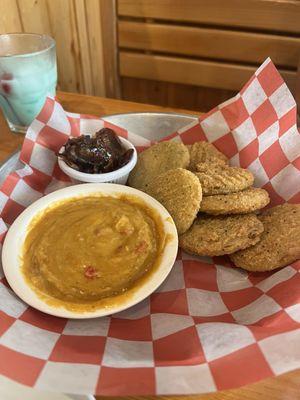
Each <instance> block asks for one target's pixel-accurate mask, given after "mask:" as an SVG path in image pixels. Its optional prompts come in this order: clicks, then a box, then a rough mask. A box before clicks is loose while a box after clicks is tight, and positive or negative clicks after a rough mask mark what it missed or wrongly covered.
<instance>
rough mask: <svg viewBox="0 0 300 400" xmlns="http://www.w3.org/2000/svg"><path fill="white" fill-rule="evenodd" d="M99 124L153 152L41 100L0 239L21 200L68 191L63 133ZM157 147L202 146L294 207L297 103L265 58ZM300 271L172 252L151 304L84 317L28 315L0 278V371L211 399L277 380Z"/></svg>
mask: <svg viewBox="0 0 300 400" xmlns="http://www.w3.org/2000/svg"><path fill="white" fill-rule="evenodd" d="M103 126H109V127H112V128H113V129H115V130H117V132H118V134H119V135H122V136H124V137H127V138H128V139H129V140H130V141H131V142H132V143H133V144H135V145H136V146H137V147H138V148H139V149H142V148H145V147H147V146H149V145H150V144H151V143H150V142H149V141H148V140H146V139H144V138H141V137H139V136H138V135H136V134H134V133H131V132H128V131H126V130H125V129H123V128H120V127H116V126H113V125H111V124H109V123H107V122H105V121H103V120H101V119H100V118H97V117H92V116H87V115H80V114H72V113H67V112H65V111H64V110H63V108H62V107H61V105H60V104H59V103H58V102H57V101H55V100H54V99H51V98H47V100H46V103H45V105H44V107H43V110H42V111H41V113H40V114H39V116H38V117H37V118H36V119H35V120H34V121H33V123H32V125H31V126H30V128H29V129H28V132H27V135H26V138H25V140H24V144H23V148H22V151H21V156H20V159H21V161H22V162H23V163H24V164H25V166H24V168H22V169H20V170H18V171H16V172H13V173H12V174H11V175H10V176H9V177H8V178H7V179H6V180H5V182H4V183H3V185H2V187H1V190H0V212H1V214H0V215H1V220H0V232H1V236H0V238H1V242H3V239H4V236H5V233H6V231H7V228H8V227H9V226H10V224H12V223H13V221H14V219H15V218H16V217H17V216H18V215H19V214H20V213H21V212H22V211H23V210H24V209H25V208H26V207H27V206H28V205H29V204H31V203H32V202H33V201H35V200H36V199H38V198H40V197H41V196H43V195H45V194H47V193H49V192H51V191H53V190H56V189H59V188H61V187H64V186H66V185H69V184H71V182H70V180H69V178H68V177H67V176H66V175H64V174H63V173H62V171H61V170H60V169H59V168H58V165H57V159H56V155H55V154H56V153H57V151H58V150H59V149H60V147H61V146H62V145H63V144H64V143H65V142H66V140H67V139H68V138H69V136H71V135H72V136H78V135H79V134H80V133H92V132H95V131H96V130H98V129H99V128H101V127H103ZM164 140H176V141H182V142H183V143H186V144H191V143H194V142H195V141H198V140H207V141H209V142H211V143H213V144H214V145H215V146H216V147H217V148H218V149H219V150H221V151H222V152H223V153H224V154H226V156H228V157H229V158H230V163H231V164H232V165H240V166H242V167H244V168H248V169H249V170H251V171H252V172H253V173H254V175H255V177H256V181H255V185H256V186H258V187H263V188H265V189H266V190H267V191H268V192H269V194H270V197H271V200H272V205H276V204H281V203H283V202H291V203H299V202H300V191H299V188H300V172H299V169H300V135H299V132H298V130H297V127H296V105H295V101H294V99H293V97H292V95H291V93H290V92H289V90H288V88H287V86H286V84H285V83H284V81H283V80H282V78H281V76H280V75H279V73H278V72H277V70H276V68H275V66H274V65H273V63H272V62H271V60H270V59H267V60H266V61H265V62H264V63H263V64H262V66H261V67H260V68H259V69H258V70H257V71H256V73H255V74H254V75H253V76H252V78H251V79H250V80H249V82H248V83H247V84H246V85H245V86H244V87H243V89H242V90H241V91H240V93H238V94H237V95H236V96H235V97H233V98H232V99H230V100H228V101H227V102H225V103H223V104H221V105H219V106H218V107H216V108H214V109H213V110H211V111H210V112H209V113H207V114H205V115H202V116H201V117H199V119H198V121H196V122H194V123H192V124H191V125H189V126H187V127H185V128H183V129H180V130H179V131H178V132H175V133H173V134H172V135H170V136H168V137H166V138H164ZM291 240H293V238H291ZM299 272H300V262H295V263H294V264H292V265H289V266H287V267H285V268H283V269H281V270H278V271H274V272H273V273H272V272H270V273H247V272H244V271H241V270H239V269H236V268H232V266H231V264H230V261H229V260H228V259H227V258H226V257H224V258H221V257H219V258H214V259H211V258H199V257H193V256H191V255H188V254H185V253H183V252H181V251H180V250H179V252H178V256H177V260H176V262H175V264H174V267H173V269H172V272H171V274H170V275H169V277H168V278H167V279H166V281H165V282H164V283H163V284H162V285H161V286H160V288H159V289H158V290H157V291H156V292H155V293H153V294H152V295H151V296H150V297H149V298H147V299H146V300H144V301H143V302H142V303H140V304H138V305H136V306H134V307H132V308H130V309H129V310H127V311H123V312H121V313H119V314H116V315H113V316H112V317H105V318H99V319H91V320H67V319H62V318H56V317H53V316H49V315H45V314H43V313H41V312H39V311H36V310H34V309H32V308H30V307H28V306H27V305H26V304H24V303H23V302H22V301H20V299H18V298H17V297H16V296H15V295H14V293H12V291H11V290H10V288H9V286H8V284H7V282H6V280H5V278H4V276H3V273H2V272H0V373H1V374H3V375H4V376H6V377H8V378H11V379H13V380H15V381H18V382H20V383H23V384H26V385H28V386H32V387H35V388H39V389H45V390H55V391H61V392H66V393H76V394H80V393H93V394H98V395H115V396H128V395H153V394H157V395H158V394H159V395H167V394H192V393H203V392H213V391H217V390H223V389H230V388H236V387H239V386H241V385H245V384H249V383H252V382H256V381H258V380H260V379H263V378H267V377H270V376H275V375H279V374H282V373H284V372H286V371H290V370H293V369H296V368H298V367H300V345H299V343H300V274H299Z"/></svg>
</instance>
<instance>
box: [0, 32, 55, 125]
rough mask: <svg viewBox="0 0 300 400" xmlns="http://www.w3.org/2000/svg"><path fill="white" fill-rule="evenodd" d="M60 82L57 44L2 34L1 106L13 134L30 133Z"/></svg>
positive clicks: (38, 37) (35, 37) (41, 38)
mask: <svg viewBox="0 0 300 400" xmlns="http://www.w3.org/2000/svg"><path fill="white" fill-rule="evenodd" d="M56 82H57V69H56V54H55V41H54V40H53V39H52V38H50V37H49V36H46V35H36V34H8V35H0V107H1V109H2V111H3V113H4V116H5V118H6V120H7V122H8V124H9V127H10V129H11V130H12V131H15V132H16V131H18V132H26V129H27V127H28V126H29V125H30V124H31V122H32V121H33V119H34V118H35V117H36V116H37V115H38V113H39V112H40V111H41V109H42V107H43V105H44V102H45V98H46V96H47V95H52V96H54V95H55V88H56Z"/></svg>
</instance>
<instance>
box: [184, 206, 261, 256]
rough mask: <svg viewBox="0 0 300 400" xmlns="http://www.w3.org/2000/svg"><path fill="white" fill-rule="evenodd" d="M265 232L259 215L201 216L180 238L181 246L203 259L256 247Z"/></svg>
mask: <svg viewBox="0 0 300 400" xmlns="http://www.w3.org/2000/svg"><path fill="white" fill-rule="evenodd" d="M262 232H263V225H262V223H261V222H260V221H259V219H258V218H257V217H256V215H255V214H245V215H224V216H218V217H210V216H206V215H200V216H198V217H197V219H196V220H195V222H194V223H193V225H192V226H191V228H190V229H189V230H188V231H187V232H185V233H184V234H183V235H181V236H180V237H179V246H180V247H181V248H182V249H183V250H185V251H187V252H188V253H192V254H197V255H199V256H220V255H223V254H230V253H233V252H235V251H237V250H241V249H245V248H246V247H249V246H251V245H254V244H255V243H257V242H258V241H259V239H260V235H261V233H262Z"/></svg>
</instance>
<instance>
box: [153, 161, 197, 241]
mask: <svg viewBox="0 0 300 400" xmlns="http://www.w3.org/2000/svg"><path fill="white" fill-rule="evenodd" d="M147 193H148V194H150V196H152V197H154V198H155V199H156V200H158V201H159V202H160V203H161V204H162V205H163V206H165V207H166V209H167V210H168V211H169V213H170V214H171V216H172V217H173V219H174V222H175V225H176V228H177V231H178V233H179V234H181V233H183V232H185V231H187V230H188V229H189V227H190V226H191V225H192V223H193V221H194V219H195V218H196V215H197V213H198V211H199V207H200V202H201V199H202V190H201V185H200V182H199V179H198V178H197V177H196V176H195V175H194V174H193V173H192V172H190V171H188V170H186V169H182V168H177V169H172V170H170V171H167V172H165V173H163V174H160V175H159V176H157V178H156V179H153V180H152V181H151V182H150V183H149V185H148V187H147Z"/></svg>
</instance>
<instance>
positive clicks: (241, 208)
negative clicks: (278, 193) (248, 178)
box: [200, 187, 270, 215]
mask: <svg viewBox="0 0 300 400" xmlns="http://www.w3.org/2000/svg"><path fill="white" fill-rule="evenodd" d="M269 202H270V198H269V195H268V192H267V191H266V190H264V189H257V188H253V187H251V188H249V189H246V190H243V191H242V192H237V193H229V194H220V195H215V196H205V197H203V199H202V202H201V207H200V211H202V212H205V213H207V214H212V215H220V214H245V213H250V212H253V211H257V210H260V209H261V208H263V207H265V206H266V205H267V204H269Z"/></svg>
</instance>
